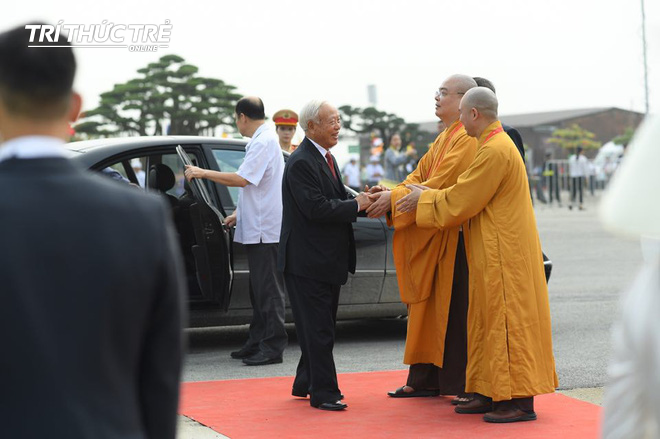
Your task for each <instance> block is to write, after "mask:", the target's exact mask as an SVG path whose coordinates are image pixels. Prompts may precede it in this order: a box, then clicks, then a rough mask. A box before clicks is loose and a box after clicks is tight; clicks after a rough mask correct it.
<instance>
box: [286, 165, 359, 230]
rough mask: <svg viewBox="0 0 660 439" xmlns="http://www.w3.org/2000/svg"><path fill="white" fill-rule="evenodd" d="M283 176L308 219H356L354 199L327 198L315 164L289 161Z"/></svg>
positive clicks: (356, 207) (344, 220) (340, 220)
mask: <svg viewBox="0 0 660 439" xmlns="http://www.w3.org/2000/svg"><path fill="white" fill-rule="evenodd" d="M285 178H286V179H287V183H288V185H289V187H290V188H291V195H292V196H293V199H294V202H295V203H296V205H297V206H298V208H299V209H300V211H301V213H302V214H303V215H304V216H305V218H307V219H308V220H310V221H319V222H352V221H355V220H356V219H357V214H358V203H357V201H356V200H354V199H352V200H340V199H337V198H328V197H327V196H326V195H325V194H323V192H322V191H321V187H322V185H321V182H320V181H319V179H320V175H319V173H318V171H317V170H316V169H315V164H314V163H312V162H310V161H308V160H297V161H295V162H293V163H291V167H290V169H289V172H288V173H287V174H286V176H285Z"/></svg>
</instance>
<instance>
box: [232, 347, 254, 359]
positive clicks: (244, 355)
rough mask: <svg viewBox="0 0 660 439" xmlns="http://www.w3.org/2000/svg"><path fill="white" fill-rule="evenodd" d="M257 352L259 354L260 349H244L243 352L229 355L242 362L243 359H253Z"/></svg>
mask: <svg viewBox="0 0 660 439" xmlns="http://www.w3.org/2000/svg"><path fill="white" fill-rule="evenodd" d="M257 352H259V350H258V349H245V348H243V349H241V350H238V351H234V352H232V353H231V354H229V355H231V358H235V359H237V360H240V359H242V358H247V357H251V356H253V355H254V354H256V353H257Z"/></svg>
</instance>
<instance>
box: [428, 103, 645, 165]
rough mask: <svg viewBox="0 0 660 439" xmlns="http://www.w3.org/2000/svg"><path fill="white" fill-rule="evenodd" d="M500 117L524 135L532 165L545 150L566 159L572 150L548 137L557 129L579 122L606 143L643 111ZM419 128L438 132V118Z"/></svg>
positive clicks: (636, 122)
mask: <svg viewBox="0 0 660 439" xmlns="http://www.w3.org/2000/svg"><path fill="white" fill-rule="evenodd" d="M500 119H501V121H502V123H505V124H507V125H511V126H512V127H514V128H516V129H517V130H518V131H519V132H520V134H521V135H522V138H523V141H524V142H525V147H526V149H527V164H528V168H531V167H536V166H541V165H542V164H543V160H544V157H545V154H546V152H549V153H551V154H552V157H553V158H555V159H565V158H567V157H568V155H569V154H571V153H573V151H564V150H562V148H561V147H559V146H557V145H554V144H552V143H548V139H550V137H552V133H553V132H554V131H555V130H556V129H558V128H568V127H570V126H571V125H573V124H577V125H579V126H580V127H581V128H584V129H585V130H588V131H591V132H592V133H594V134H595V135H596V137H595V138H594V139H593V140H596V141H599V142H601V143H602V144H606V143H607V142H609V141H610V140H612V139H613V138H615V137H617V136H619V135H621V134H623V133H624V132H625V130H626V128H629V127H631V128H633V129H636V128H637V126H638V125H639V124H640V123H641V122H642V119H644V114H643V113H638V112H636V111H629V110H622V109H620V108H616V107H605V108H584V109H577V110H562V111H547V112H542V113H526V114H512V115H503V116H501V117H500ZM420 130H423V131H426V132H429V133H436V132H437V121H435V120H434V121H432V122H425V123H421V124H420ZM585 152H586V153H587V156H588V157H589V158H593V157H594V156H595V155H596V153H597V152H598V150H585Z"/></svg>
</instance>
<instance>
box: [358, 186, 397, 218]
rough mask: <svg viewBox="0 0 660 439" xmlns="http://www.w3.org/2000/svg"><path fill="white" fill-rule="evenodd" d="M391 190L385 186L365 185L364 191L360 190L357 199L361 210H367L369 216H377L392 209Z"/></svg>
mask: <svg viewBox="0 0 660 439" xmlns="http://www.w3.org/2000/svg"><path fill="white" fill-rule="evenodd" d="M385 194H387V195H385ZM389 195H391V193H390V190H389V189H388V188H387V187H385V186H380V185H377V186H373V187H371V188H370V187H369V186H368V185H367V186H365V187H364V192H360V193H359V194H358V196H357V197H355V200H356V201H357V202H358V206H359V211H360V212H362V211H366V212H367V216H369V218H377V217H379V216H383V215H385V214H386V213H387V212H389V210H390V197H389Z"/></svg>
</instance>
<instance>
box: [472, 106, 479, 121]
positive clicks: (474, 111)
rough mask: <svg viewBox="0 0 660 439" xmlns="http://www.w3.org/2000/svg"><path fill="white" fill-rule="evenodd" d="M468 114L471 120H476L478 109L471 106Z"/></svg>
mask: <svg viewBox="0 0 660 439" xmlns="http://www.w3.org/2000/svg"><path fill="white" fill-rule="evenodd" d="M470 116H472V120H477V119H478V118H479V110H477V109H476V108H474V107H472V109H471V110H470Z"/></svg>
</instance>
